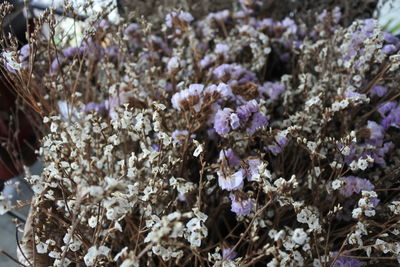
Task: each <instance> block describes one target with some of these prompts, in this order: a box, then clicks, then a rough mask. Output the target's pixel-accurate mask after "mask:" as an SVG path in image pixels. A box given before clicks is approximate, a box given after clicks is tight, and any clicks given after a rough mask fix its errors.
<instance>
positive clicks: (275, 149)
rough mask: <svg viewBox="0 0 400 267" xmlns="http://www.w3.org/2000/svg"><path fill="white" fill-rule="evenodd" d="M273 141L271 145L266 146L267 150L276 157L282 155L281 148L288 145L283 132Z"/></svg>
mask: <svg viewBox="0 0 400 267" xmlns="http://www.w3.org/2000/svg"><path fill="white" fill-rule="evenodd" d="M274 139H275V141H274V142H273V144H272V145H268V146H267V149H268V150H269V151H270V152H271V153H272V154H273V155H274V156H277V155H278V154H280V153H282V150H283V148H284V147H285V146H286V144H287V143H288V139H287V137H286V132H285V131H280V132H279V133H278V134H277V135H275V137H274Z"/></svg>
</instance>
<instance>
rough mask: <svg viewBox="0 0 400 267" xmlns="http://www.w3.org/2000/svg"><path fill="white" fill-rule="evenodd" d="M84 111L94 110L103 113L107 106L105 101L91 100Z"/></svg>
mask: <svg viewBox="0 0 400 267" xmlns="http://www.w3.org/2000/svg"><path fill="white" fill-rule="evenodd" d="M83 111H84V112H89V111H94V112H97V113H102V112H105V111H106V106H105V104H104V103H96V102H89V103H87V104H86V106H85V107H84V109H83Z"/></svg>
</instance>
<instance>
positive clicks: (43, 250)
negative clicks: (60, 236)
mask: <svg viewBox="0 0 400 267" xmlns="http://www.w3.org/2000/svg"><path fill="white" fill-rule="evenodd" d="M47 248H48V245H47V244H46V243H43V242H39V243H38V244H36V251H37V253H39V254H44V253H47Z"/></svg>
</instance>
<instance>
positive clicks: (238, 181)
mask: <svg viewBox="0 0 400 267" xmlns="http://www.w3.org/2000/svg"><path fill="white" fill-rule="evenodd" d="M217 175H218V184H219V186H220V187H221V189H224V190H228V191H232V190H237V189H240V188H242V187H243V181H244V178H245V176H246V171H245V170H244V169H239V170H238V171H237V172H235V173H233V174H226V173H225V172H222V171H218V172H217Z"/></svg>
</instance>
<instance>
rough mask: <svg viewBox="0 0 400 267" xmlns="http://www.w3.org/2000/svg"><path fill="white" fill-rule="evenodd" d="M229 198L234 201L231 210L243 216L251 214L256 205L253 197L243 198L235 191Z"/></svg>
mask: <svg viewBox="0 0 400 267" xmlns="http://www.w3.org/2000/svg"><path fill="white" fill-rule="evenodd" d="M229 198H230V199H231V201H232V206H231V211H233V212H234V213H236V215H239V216H243V215H246V214H249V213H250V211H251V210H252V209H253V207H254V203H253V200H252V199H251V198H247V199H243V198H240V197H237V196H236V194H234V193H230V194H229Z"/></svg>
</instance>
